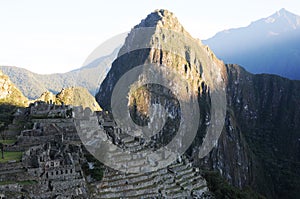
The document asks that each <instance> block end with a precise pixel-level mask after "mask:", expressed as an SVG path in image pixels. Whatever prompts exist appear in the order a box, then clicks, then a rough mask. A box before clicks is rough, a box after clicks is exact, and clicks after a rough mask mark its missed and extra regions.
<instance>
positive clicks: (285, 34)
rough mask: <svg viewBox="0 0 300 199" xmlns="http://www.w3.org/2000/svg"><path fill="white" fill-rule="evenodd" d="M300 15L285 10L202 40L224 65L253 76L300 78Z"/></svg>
mask: <svg viewBox="0 0 300 199" xmlns="http://www.w3.org/2000/svg"><path fill="white" fill-rule="evenodd" d="M299 35H300V16H298V15H295V14H293V13H291V12H289V11H287V10H285V9H281V10H279V11H277V12H276V13H274V14H273V15H271V16H269V17H266V18H263V19H260V20H257V21H254V22H252V23H251V24H250V25H249V26H247V27H242V28H235V29H229V30H225V31H222V32H219V33H217V34H216V35H215V36H214V37H212V38H210V39H207V40H205V41H203V43H204V44H207V45H208V46H209V47H210V48H211V49H212V50H213V52H214V53H215V54H216V55H217V56H218V57H219V58H220V59H222V60H224V62H225V63H236V64H239V65H241V66H243V67H245V68H246V69H247V70H248V71H250V72H252V73H270V74H277V75H280V76H284V77H287V78H290V79H297V80H299V79H300V68H299V66H300V37H299Z"/></svg>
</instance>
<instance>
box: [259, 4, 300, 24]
mask: <svg viewBox="0 0 300 199" xmlns="http://www.w3.org/2000/svg"><path fill="white" fill-rule="evenodd" d="M264 22H265V23H268V24H272V23H273V24H275V23H277V24H281V25H282V24H285V25H287V27H291V28H292V29H296V28H298V27H299V26H300V16H298V15H296V14H294V13H291V12H289V11H288V10H286V9H285V8H282V9H280V10H279V11H277V12H275V13H274V14H273V15H271V16H269V17H267V18H265V19H264Z"/></svg>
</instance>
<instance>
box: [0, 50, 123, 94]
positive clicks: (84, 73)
mask: <svg viewBox="0 0 300 199" xmlns="http://www.w3.org/2000/svg"><path fill="white" fill-rule="evenodd" d="M117 51H118V49H116V50H114V51H113V52H110V54H109V55H107V56H103V57H100V58H98V59H95V60H93V61H91V62H90V63H87V65H85V66H83V67H82V68H79V69H76V70H73V71H70V72H67V73H56V74H49V75H41V74H37V73H33V72H31V71H29V70H26V69H23V68H18V67H15V66H0V70H2V71H3V72H4V73H5V74H7V75H8V76H9V77H10V79H11V80H12V81H13V82H14V83H15V84H16V86H17V87H18V88H19V89H20V90H21V92H22V93H23V94H24V95H25V96H26V97H28V98H29V99H36V98H38V97H39V96H40V95H41V93H43V92H46V91H48V90H49V91H51V92H53V93H58V92H59V91H60V90H61V89H62V88H67V87H72V86H80V87H84V88H87V89H88V90H89V92H90V93H91V94H92V95H94V94H95V93H96V91H97V90H98V87H99V82H101V81H102V80H101V79H99V73H100V72H101V71H104V72H105V71H107V70H108V69H109V68H110V65H111V62H112V60H113V59H114V58H115V56H116V53H117Z"/></svg>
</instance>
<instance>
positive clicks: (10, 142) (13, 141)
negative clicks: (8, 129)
mask: <svg viewBox="0 0 300 199" xmlns="http://www.w3.org/2000/svg"><path fill="white" fill-rule="evenodd" d="M16 141H17V140H0V143H2V144H14V143H15V142H16Z"/></svg>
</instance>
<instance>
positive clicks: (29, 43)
mask: <svg viewBox="0 0 300 199" xmlns="http://www.w3.org/2000/svg"><path fill="white" fill-rule="evenodd" d="M158 8H164V9H168V10H170V11H172V12H173V13H175V15H176V16H177V17H178V19H179V21H180V22H181V23H182V24H183V26H184V27H185V29H186V30H187V31H189V32H190V33H191V34H192V35H193V36H194V37H197V38H200V39H207V38H209V37H212V36H213V35H214V34H215V33H217V32H218V31H221V30H224V29H228V28H236V27H242V26H247V25H249V24H250V23H251V22H252V21H255V20H257V19H260V18H263V17H267V16H269V15H271V14H273V13H275V12H276V11H278V10H280V9H281V8H286V9H287V10H289V11H290V12H293V13H295V14H298V15H300V0H252V1H245V0H225V1H222V0H219V1H216V0H206V1H202V0H197V1H196V0H195V1H189V0H181V1H179V0H172V1H171V0H168V1H167V0H152V1H151V0H139V1H138V0H132V1H131V0H127V1H124V0H123V1H121V0H120V1H116V0H108V1H101V0H85V1H83V0H82V1H76V0H51V1H45V0H0V24H1V30H0V65H10V66H18V67H22V68H27V69H29V70H31V71H33V72H37V73H54V72H66V71H69V70H72V69H75V68H78V67H81V65H82V64H83V62H84V61H85V59H86V58H87V57H88V55H89V54H90V53H91V52H92V51H93V50H94V49H95V48H96V47H97V46H98V45H99V44H101V43H102V42H103V41H105V40H107V39H109V38H111V37H112V36H114V35H117V34H119V33H123V32H126V31H129V30H130V29H131V28H132V27H133V26H134V25H136V24H138V23H139V22H140V20H141V19H143V18H145V17H146V16H147V15H148V14H149V13H150V12H152V11H154V10H155V9H158Z"/></svg>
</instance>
